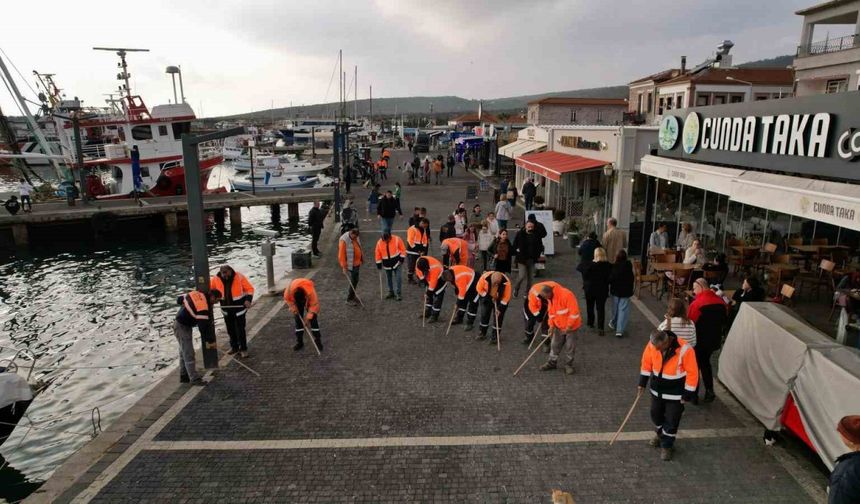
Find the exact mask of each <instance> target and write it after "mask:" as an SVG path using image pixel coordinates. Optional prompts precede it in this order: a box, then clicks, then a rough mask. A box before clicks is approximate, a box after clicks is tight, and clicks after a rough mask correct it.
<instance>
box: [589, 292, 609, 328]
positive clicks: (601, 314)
mask: <svg viewBox="0 0 860 504" xmlns="http://www.w3.org/2000/svg"><path fill="white" fill-rule="evenodd" d="M585 308H586V324H587V325H588V327H594V312H595V310H596V311H597V328H598V329H600V330H601V331H602V330H603V323H604V322H605V321H606V296H599V297H598V296H589V295H588V294H586V295H585Z"/></svg>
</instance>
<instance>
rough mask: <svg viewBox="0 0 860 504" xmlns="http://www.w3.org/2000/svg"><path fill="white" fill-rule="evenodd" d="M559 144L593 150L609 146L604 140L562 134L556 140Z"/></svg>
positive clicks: (601, 149) (600, 149)
mask: <svg viewBox="0 0 860 504" xmlns="http://www.w3.org/2000/svg"><path fill="white" fill-rule="evenodd" d="M557 142H558V143H559V145H561V146H563V147H570V148H571V149H585V150H593V151H605V150H606V149H608V148H609V146H608V145H607V144H606V142H603V141H600V140H586V139H584V138H582V137H580V136H568V135H565V136H562V137H559V139H558V140H557Z"/></svg>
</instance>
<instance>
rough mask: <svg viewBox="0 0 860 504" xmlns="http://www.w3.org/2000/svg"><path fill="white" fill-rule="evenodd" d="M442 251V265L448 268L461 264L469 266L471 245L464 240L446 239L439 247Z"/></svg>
mask: <svg viewBox="0 0 860 504" xmlns="http://www.w3.org/2000/svg"><path fill="white" fill-rule="evenodd" d="M439 248H440V249H442V265H443V266H445V267H446V268H447V267H449V266H453V265H455V264H459V265H460V266H467V265H468V264H469V244H468V243H467V242H466V240H463V239H462V238H457V237H454V238H446V239H444V240H442V244H441V245H440V246H439Z"/></svg>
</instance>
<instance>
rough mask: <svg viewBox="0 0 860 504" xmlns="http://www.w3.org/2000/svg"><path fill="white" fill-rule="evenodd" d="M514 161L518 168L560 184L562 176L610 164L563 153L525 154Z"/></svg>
mask: <svg viewBox="0 0 860 504" xmlns="http://www.w3.org/2000/svg"><path fill="white" fill-rule="evenodd" d="M514 161H515V162H516V165H517V166H518V167H520V168H522V169H524V170H528V171H530V172H532V173H536V174H538V175H542V176H544V177H546V178H548V179H550V180H553V181H555V182H559V181H560V180H561V176H562V175H563V174H565V173H571V172H578V171H584V170H595V169H601V168H603V167H604V166H606V165H607V164H609V162H608V161H601V160H599V159H591V158H587V157H582V156H573V155H570V154H564V153H561V152H535V153H531V154H523V155H522V156H519V157H518V158H516V159H515V160H514Z"/></svg>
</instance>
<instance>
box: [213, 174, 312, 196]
mask: <svg viewBox="0 0 860 504" xmlns="http://www.w3.org/2000/svg"><path fill="white" fill-rule="evenodd" d="M317 182H319V177H317V176H311V175H294V174H290V173H284V172H283V171H281V170H265V171H264V172H263V173H255V174H254V176H253V177H252V176H251V175H250V174H248V175H245V176H242V177H234V178H233V179H231V180H230V184H231V185H232V186H233V189H235V190H237V191H279V190H282V189H295V188H298V187H313V186H314V185H316V183H317Z"/></svg>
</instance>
